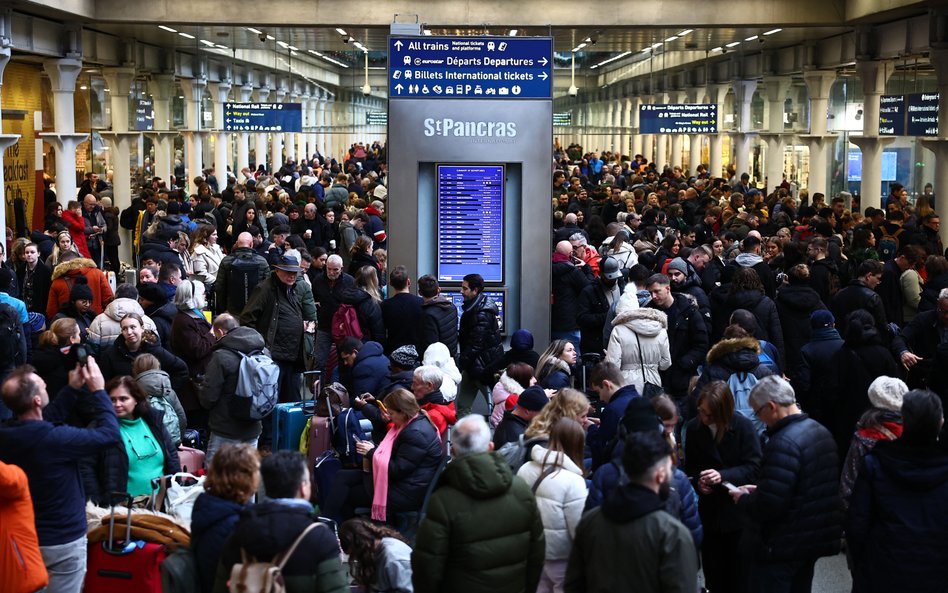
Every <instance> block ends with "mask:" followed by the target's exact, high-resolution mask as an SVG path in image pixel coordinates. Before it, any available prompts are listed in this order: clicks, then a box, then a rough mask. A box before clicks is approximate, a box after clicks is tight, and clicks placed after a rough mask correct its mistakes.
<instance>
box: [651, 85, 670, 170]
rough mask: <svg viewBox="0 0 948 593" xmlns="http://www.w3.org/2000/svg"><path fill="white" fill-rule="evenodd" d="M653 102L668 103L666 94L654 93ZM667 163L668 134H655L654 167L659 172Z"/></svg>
mask: <svg viewBox="0 0 948 593" xmlns="http://www.w3.org/2000/svg"><path fill="white" fill-rule="evenodd" d="M653 103H657V104H658V103H668V94H667V93H660V94H658V95H655V100H654V101H653ZM667 164H668V134H656V135H655V167H656V168H657V169H658V172H659V173H661V172H662V170H663V169H664V168H665V165H667Z"/></svg>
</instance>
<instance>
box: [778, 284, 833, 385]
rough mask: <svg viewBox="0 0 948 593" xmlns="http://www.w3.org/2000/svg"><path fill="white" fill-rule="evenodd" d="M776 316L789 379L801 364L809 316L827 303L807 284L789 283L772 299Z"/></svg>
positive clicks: (806, 339) (806, 340) (808, 338)
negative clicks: (801, 352) (781, 336)
mask: <svg viewBox="0 0 948 593" xmlns="http://www.w3.org/2000/svg"><path fill="white" fill-rule="evenodd" d="M774 304H775V305H776V306H777V316H778V317H779V318H780V326H781V329H782V331H783V346H784V352H785V354H786V358H784V359H783V360H784V367H785V368H786V369H787V371H788V373H787V374H788V375H790V377H791V379H792V378H793V373H794V371H795V369H797V368H798V367H799V366H800V349H801V348H803V346H804V345H805V344H806V343H807V342H809V341H810V334H811V330H810V315H811V314H812V313H813V312H814V311H817V310H819V309H825V308H826V305H825V304H824V303H823V302H822V301H821V300H820V295H819V294H817V292H816V291H815V290H813V289H812V288H810V287H809V286H806V285H797V284H788V285H785V286H781V287H780V290H778V291H777V298H776V299H774Z"/></svg>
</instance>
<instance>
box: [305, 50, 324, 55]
mask: <svg viewBox="0 0 948 593" xmlns="http://www.w3.org/2000/svg"><path fill="white" fill-rule="evenodd" d="M306 51H308V52H309V53H311V54H313V55H314V56H322V55H323V54H321V53H319V52H318V51H316V50H315V49H308V50H306Z"/></svg>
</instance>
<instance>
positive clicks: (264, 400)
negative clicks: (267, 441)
mask: <svg viewBox="0 0 948 593" xmlns="http://www.w3.org/2000/svg"><path fill="white" fill-rule="evenodd" d="M232 351H233V352H235V353H237V354H238V355H239V356H240V371H239V373H238V376H237V393H236V395H237V397H236V398H234V401H233V402H231V406H230V413H231V415H232V416H234V417H235V418H239V419H241V420H262V419H263V418H264V417H265V416H266V415H267V414H269V413H270V412H272V411H273V409H274V408H275V407H276V405H277V402H279V401H280V367H279V366H277V364H276V363H275V362H273V359H272V358H270V353H269V352H268V351H267V349H266V348H264V349H263V350H257V351H255V352H251V353H250V354H244V353H243V352H238V351H237V350H232Z"/></svg>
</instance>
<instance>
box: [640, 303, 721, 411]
mask: <svg viewBox="0 0 948 593" xmlns="http://www.w3.org/2000/svg"><path fill="white" fill-rule="evenodd" d="M672 298H673V299H674V301H673V302H672V305H671V307H669V308H668V309H659V308H658V307H657V306H656V305H655V303H650V304H649V307H650V308H653V309H658V310H659V311H663V312H664V313H665V315H666V316H667V318H668V342H669V351H670V353H671V361H672V365H671V367H669V369H668V370H667V371H665V373H664V375H663V379H664V386H665V389H666V390H668V391H669V393H671V394H672V395H674V396H675V397H682V396H684V395H685V394H686V393H687V391H688V383H689V382H690V380H691V377H692V376H694V375H696V374H698V365H700V364H701V363H702V362H703V361H704V357H705V356H706V355H707V354H708V348H709V347H710V339H709V336H708V327H707V325H705V322H704V319H702V317H701V312H700V311H699V310H698V305H696V304H695V301H694V299H693V298H691V297H690V296H688V295H684V294H681V293H677V294H676V293H672Z"/></svg>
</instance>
